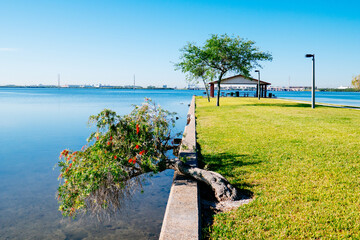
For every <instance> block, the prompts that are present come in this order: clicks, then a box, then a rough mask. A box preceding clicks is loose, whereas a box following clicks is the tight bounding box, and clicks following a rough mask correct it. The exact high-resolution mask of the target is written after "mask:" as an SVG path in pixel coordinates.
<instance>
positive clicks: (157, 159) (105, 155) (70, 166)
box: [58, 99, 175, 217]
mask: <svg viewBox="0 0 360 240" xmlns="http://www.w3.org/2000/svg"><path fill="white" fill-rule="evenodd" d="M174 114H175V113H170V112H168V111H166V110H164V109H162V108H161V107H159V106H156V105H155V104H154V103H153V102H152V101H151V100H149V99H147V101H146V102H145V103H144V104H143V105H142V106H135V109H134V110H133V111H132V112H131V113H130V114H129V115H125V116H119V115H116V113H115V112H113V111H111V110H108V109H105V110H103V111H102V112H100V113H99V114H98V115H95V116H91V117H90V119H89V122H90V123H94V124H95V125H96V126H97V131H96V132H94V133H92V134H91V135H90V137H89V138H88V145H86V146H84V147H83V149H82V150H81V151H71V150H64V151H62V152H61V154H60V161H59V162H58V166H59V168H60V176H59V180H60V186H59V188H58V200H59V203H60V207H59V210H60V211H61V212H62V213H63V215H64V216H73V217H74V216H75V215H76V213H77V211H86V210H89V209H90V210H92V211H94V212H96V211H101V210H103V209H108V208H109V207H110V208H113V209H116V208H119V207H120V205H121V200H122V199H123V198H125V197H127V196H128V195H129V194H130V192H131V188H133V187H134V182H136V181H133V180H132V179H133V178H138V177H139V176H141V174H143V173H147V172H152V173H156V172H159V171H163V170H164V169H165V168H166V166H165V161H166V159H167V157H166V155H165V153H166V151H167V150H168V147H169V140H170V139H171V138H172V137H173V136H172V135H171V128H172V127H174V124H175V120H174V118H173V116H174Z"/></svg>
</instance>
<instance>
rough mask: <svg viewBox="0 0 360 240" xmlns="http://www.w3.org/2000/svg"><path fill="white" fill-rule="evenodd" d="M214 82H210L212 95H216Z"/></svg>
mask: <svg viewBox="0 0 360 240" xmlns="http://www.w3.org/2000/svg"><path fill="white" fill-rule="evenodd" d="M214 88H215V87H214V84H213V83H210V97H214V96H215V90H214Z"/></svg>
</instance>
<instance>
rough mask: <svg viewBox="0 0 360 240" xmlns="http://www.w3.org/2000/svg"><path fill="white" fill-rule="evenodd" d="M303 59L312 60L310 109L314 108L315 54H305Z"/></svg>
mask: <svg viewBox="0 0 360 240" xmlns="http://www.w3.org/2000/svg"><path fill="white" fill-rule="evenodd" d="M305 57H307V58H312V61H313V82H312V89H311V108H315V54H306V55H305Z"/></svg>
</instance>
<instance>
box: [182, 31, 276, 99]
mask: <svg viewBox="0 0 360 240" xmlns="http://www.w3.org/2000/svg"><path fill="white" fill-rule="evenodd" d="M181 52H182V55H181V57H180V60H181V62H179V63H177V67H180V68H181V69H182V71H183V72H187V73H189V74H190V75H194V76H196V74H194V72H195V73H196V71H195V69H197V68H200V69H203V70H204V71H205V72H209V73H211V74H213V76H215V77H216V78H217V80H218V82H217V87H218V93H217V102H216V106H219V105H220V84H221V81H222V79H223V77H224V76H225V75H226V74H227V73H235V74H243V75H244V76H247V77H250V71H251V70H252V69H253V68H255V67H261V65H260V64H259V61H271V60H272V56H271V54H270V53H266V52H262V51H260V50H259V48H258V47H256V46H255V42H253V41H250V40H244V39H242V38H240V37H229V36H228V35H227V34H224V35H220V36H219V35H217V34H213V35H211V37H210V38H209V39H207V40H206V42H205V44H204V45H203V46H202V47H198V46H196V45H194V44H192V43H188V44H187V45H186V46H185V47H183V48H182V49H181Z"/></svg>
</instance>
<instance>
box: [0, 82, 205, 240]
mask: <svg viewBox="0 0 360 240" xmlns="http://www.w3.org/2000/svg"><path fill="white" fill-rule="evenodd" d="M201 93H202V92H201V91H183V90H106V89H20V88H14V89H6V88H0V238H1V239H158V237H159V233H160V229H161V224H162V219H163V216H164V212H165V207H166V203H167V199H168V194H169V191H170V186H171V182H172V177H173V172H172V171H171V170H167V171H165V172H162V173H160V174H157V175H155V176H153V177H151V178H150V181H147V182H146V183H145V184H144V192H143V193H140V192H137V193H136V194H135V195H134V197H133V198H132V199H131V200H129V201H128V204H127V207H126V208H125V209H124V210H123V212H122V215H121V216H120V217H118V218H116V219H112V220H110V221H103V222H97V221H95V220H94V219H92V218H89V217H83V218H81V219H77V220H75V221H69V220H68V219H63V218H62V216H61V214H60V213H59V212H58V210H57V208H58V203H57V201H56V199H55V194H56V189H57V186H58V181H57V177H58V175H59V171H58V170H57V169H56V168H55V169H54V166H55V164H56V163H57V161H58V156H59V153H60V151H61V150H63V149H65V148H70V149H74V150H75V149H80V148H81V147H82V146H83V145H84V143H85V142H86V138H87V137H88V135H89V133H90V132H91V129H90V128H89V127H88V126H87V120H88V117H89V116H90V115H92V114H96V113H98V112H100V111H101V110H102V109H104V108H110V109H112V110H115V111H116V112H117V113H119V114H127V113H129V112H130V111H131V109H132V104H140V103H142V102H143V101H144V98H145V97H150V98H152V99H153V100H154V101H156V103H158V104H160V105H161V106H162V107H164V108H165V109H168V110H170V111H175V112H177V113H178V114H179V116H180V119H179V120H178V121H177V126H176V128H177V131H182V130H183V128H184V126H185V123H186V114H187V111H188V104H189V103H190V101H191V97H192V95H193V94H201Z"/></svg>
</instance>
